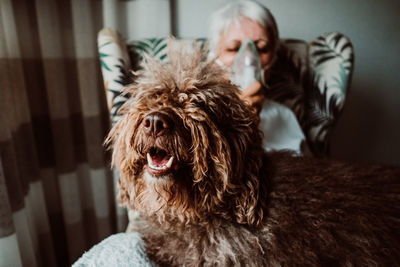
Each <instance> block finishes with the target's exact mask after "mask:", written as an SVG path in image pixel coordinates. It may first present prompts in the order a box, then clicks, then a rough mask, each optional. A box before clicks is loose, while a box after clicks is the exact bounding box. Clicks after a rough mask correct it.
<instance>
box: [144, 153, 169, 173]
mask: <svg viewBox="0 0 400 267" xmlns="http://www.w3.org/2000/svg"><path fill="white" fill-rule="evenodd" d="M173 161H174V157H172V156H171V155H168V153H167V152H166V151H164V150H158V149H157V150H156V149H154V150H151V151H150V153H147V163H148V165H149V167H150V169H152V170H153V171H156V172H160V171H161V172H166V171H169V169H170V168H171V166H172V163H173Z"/></svg>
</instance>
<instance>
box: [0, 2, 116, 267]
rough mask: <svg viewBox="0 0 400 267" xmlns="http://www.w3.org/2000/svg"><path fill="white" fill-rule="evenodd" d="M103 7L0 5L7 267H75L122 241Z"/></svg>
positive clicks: (0, 224)
mask: <svg viewBox="0 0 400 267" xmlns="http://www.w3.org/2000/svg"><path fill="white" fill-rule="evenodd" d="M101 9H102V3H101V1H100V0H65V1H54V0H0V266H70V265H71V263H72V262H74V261H75V260H76V259H77V258H78V257H79V256H81V255H82V253H83V252H84V251H85V250H87V249H88V248H90V247H91V246H92V245H94V244H95V243H97V242H99V241H100V240H102V239H103V238H105V237H106V236H108V235H110V234H113V233H115V232H116V216H115V194H114V190H113V184H112V176H111V174H110V171H109V164H108V155H107V154H106V153H105V152H104V149H103V147H102V142H103V140H104V136H105V134H106V132H107V131H108V128H109V120H108V112H107V107H106V101H105V94H104V89H103V83H102V81H101V76H100V67H99V61H98V58H97V48H96V36H97V32H98V31H99V30H100V29H101V28H102V10H101Z"/></svg>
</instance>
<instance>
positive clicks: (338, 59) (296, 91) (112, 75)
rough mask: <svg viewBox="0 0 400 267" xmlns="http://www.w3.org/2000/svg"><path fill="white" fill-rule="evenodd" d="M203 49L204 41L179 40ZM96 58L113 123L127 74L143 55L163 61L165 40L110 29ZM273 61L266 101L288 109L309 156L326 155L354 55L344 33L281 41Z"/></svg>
mask: <svg viewBox="0 0 400 267" xmlns="http://www.w3.org/2000/svg"><path fill="white" fill-rule="evenodd" d="M179 41H181V42H188V43H193V42H194V41H196V42H199V43H200V44H204V43H205V42H206V41H207V40H206V39H201V38H200V39H195V40H179ZM98 47H99V56H100V62H101V67H102V74H103V79H104V85H105V89H106V94H107V101H108V106H109V110H110V117H111V120H112V122H113V123H115V122H116V121H117V120H118V110H119V108H120V107H121V105H122V104H123V103H124V102H125V101H126V98H125V97H124V96H122V95H121V90H122V89H123V87H124V85H126V84H128V83H131V82H132V80H131V78H130V75H129V71H130V70H136V69H137V68H138V66H139V65H138V63H139V62H140V60H141V59H142V56H143V54H144V53H147V54H149V55H150V56H152V57H156V58H158V59H160V60H161V61H165V60H167V49H166V48H167V38H151V39H143V40H134V41H126V40H124V39H123V38H122V37H121V36H120V35H119V34H118V33H116V32H115V31H113V30H111V29H108V28H107V29H103V30H101V31H100V32H99V35H98ZM280 47H281V48H280V50H279V51H278V60H277V61H276V63H275V64H274V66H273V67H272V70H271V78H270V79H269V83H270V88H269V89H268V91H267V92H266V97H268V98H270V99H272V100H274V101H277V102H279V103H282V104H284V105H286V106H288V107H289V108H291V109H292V110H293V112H294V113H295V115H296V117H297V119H298V121H299V123H300V125H301V127H302V129H303V132H304V134H305V136H306V138H307V143H308V146H309V148H310V149H311V152H312V153H313V154H314V155H316V156H324V155H327V154H328V153H329V133H330V132H331V129H332V128H333V126H334V125H335V123H336V121H337V120H338V118H339V115H340V113H341V110H342V108H343V105H344V103H345V99H346V94H347V92H348V88H349V85H350V81H351V77H352V72H353V65H354V51H353V46H352V44H351V42H350V40H349V39H348V38H347V37H346V36H344V35H343V34H340V33H337V32H332V33H328V34H324V35H321V36H319V37H318V38H316V39H315V40H313V41H311V42H305V41H303V40H293V39H284V40H281V46H280Z"/></svg>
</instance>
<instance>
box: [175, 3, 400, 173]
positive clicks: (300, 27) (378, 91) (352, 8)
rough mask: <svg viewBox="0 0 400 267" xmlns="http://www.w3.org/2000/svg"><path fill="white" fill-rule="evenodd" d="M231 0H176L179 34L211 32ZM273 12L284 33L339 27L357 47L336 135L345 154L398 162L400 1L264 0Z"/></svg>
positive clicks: (311, 33)
mask: <svg viewBox="0 0 400 267" xmlns="http://www.w3.org/2000/svg"><path fill="white" fill-rule="evenodd" d="M226 2H229V1H227V0H202V1H196V0H176V1H174V2H173V3H174V5H175V10H174V14H175V24H176V35H177V36H179V37H184V38H188V37H199V36H206V35H207V26H208V25H207V17H208V15H209V14H210V13H211V12H212V11H213V10H214V9H215V8H217V7H219V6H220V5H222V4H224V3H226ZM260 2H262V3H263V4H265V5H266V6H267V7H269V9H270V10H271V12H272V13H273V14H274V15H275V18H276V20H277V23H278V27H279V30H280V34H281V36H282V37H285V38H287V37H290V38H300V39H305V40H311V39H313V38H314V37H316V36H318V35H319V34H321V33H324V32H329V31H339V32H342V33H344V34H345V35H347V36H348V37H350V39H351V40H352V42H353V45H354V48H355V56H356V57H355V71H354V75H353V82H352V86H351V89H350V93H349V96H348V100H347V103H346V106H345V109H344V112H343V114H342V118H341V119H340V121H339V123H338V125H337V127H336V129H335V131H334V133H333V136H332V154H333V156H334V157H337V158H341V159H350V160H360V161H375V162H384V163H390V164H396V165H400V141H399V139H400V72H399V71H398V68H397V67H398V66H399V65H400V30H399V29H400V19H399V15H398V14H399V13H400V1H397V0H382V1H375V0H353V1H347V0H336V1H321V0H296V1H285V0H260Z"/></svg>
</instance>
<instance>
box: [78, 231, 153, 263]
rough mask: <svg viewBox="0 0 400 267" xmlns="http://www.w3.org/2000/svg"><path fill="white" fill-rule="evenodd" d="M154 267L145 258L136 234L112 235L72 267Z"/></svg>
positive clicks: (140, 240)
mask: <svg viewBox="0 0 400 267" xmlns="http://www.w3.org/2000/svg"><path fill="white" fill-rule="evenodd" d="M92 266H93V267H95V266H96V267H101V266H110V267H112V266H118V267H128V266H139V267H141V266H143V267H150V266H155V264H153V263H151V262H150V261H149V259H148V258H147V255H146V253H145V251H144V247H143V241H142V239H141V238H140V235H139V234H138V233H119V234H114V235H111V236H109V237H107V238H106V239H104V240H103V241H101V242H100V243H98V244H97V245H94V246H93V247H92V248H91V249H90V250H89V251H87V252H85V253H84V254H83V255H82V257H80V258H79V259H78V260H77V261H76V262H75V263H74V264H73V265H72V267H92Z"/></svg>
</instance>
